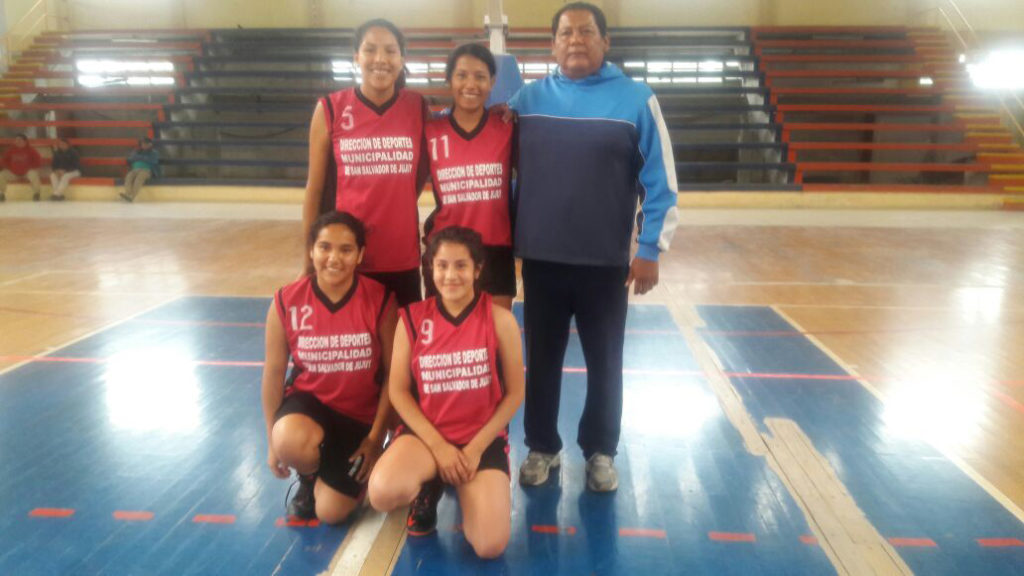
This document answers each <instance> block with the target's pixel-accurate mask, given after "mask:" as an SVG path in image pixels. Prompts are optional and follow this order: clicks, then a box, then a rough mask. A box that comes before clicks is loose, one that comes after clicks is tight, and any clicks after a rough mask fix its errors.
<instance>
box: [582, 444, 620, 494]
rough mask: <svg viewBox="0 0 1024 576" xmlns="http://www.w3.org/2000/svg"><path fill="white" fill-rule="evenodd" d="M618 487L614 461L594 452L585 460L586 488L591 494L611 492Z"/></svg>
mask: <svg viewBox="0 0 1024 576" xmlns="http://www.w3.org/2000/svg"><path fill="white" fill-rule="evenodd" d="M618 487H619V474H618V472H616V471H615V464H614V459H613V458H612V457H611V456H609V455H607V454H601V453H600V452H595V453H594V454H592V455H591V456H590V458H588V459H587V488H589V489H590V490H591V491H593V492H612V491H614V490H615V489H617V488H618Z"/></svg>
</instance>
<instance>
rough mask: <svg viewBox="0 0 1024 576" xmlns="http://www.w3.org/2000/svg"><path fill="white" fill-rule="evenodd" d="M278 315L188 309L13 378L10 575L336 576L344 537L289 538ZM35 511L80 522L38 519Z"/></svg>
mask: <svg viewBox="0 0 1024 576" xmlns="http://www.w3.org/2000/svg"><path fill="white" fill-rule="evenodd" d="M268 305H269V300H268V299H225V298H186V299H182V300H179V301H176V302H174V303H171V304H168V305H166V306H164V307H162V308H160V309H157V310H155V311H153V312H150V313H147V314H145V315H142V316H140V317H138V318H136V319H134V320H131V321H128V322H125V323H123V324H120V325H118V326H115V327H113V328H111V329H108V330H106V331H104V332H102V333H100V334H97V335H94V336H92V337H90V338H87V339H85V340H83V341H80V342H78V343H76V344H74V345H72V346H68V347H66V348H64V349H62V350H59V351H57V352H55V353H53V354H52V355H51V356H54V357H60V358H65V359H80V360H83V361H81V362H36V363H31V364H28V365H26V366H23V367H21V368H18V369H16V370H13V371H11V372H8V373H6V374H4V375H2V376H0V574H119V575H120V574H176V575H177V574H232V575H237V574H271V573H274V572H275V570H277V571H278V572H277V573H278V574H315V573H317V572H320V571H322V570H324V569H326V568H327V566H328V563H329V561H330V558H331V556H332V555H333V553H334V551H335V550H336V549H337V547H338V545H339V544H340V542H341V540H342V538H343V537H344V536H345V533H346V528H345V527H341V528H331V527H313V528H310V527H301V528H289V527H280V526H278V525H277V520H278V519H279V518H280V517H281V516H283V514H284V503H285V492H286V490H287V489H288V484H289V483H288V482H286V481H282V480H278V479H276V478H274V477H273V476H272V475H271V474H270V472H269V470H268V469H267V466H266V444H265V441H264V439H263V438H264V434H265V431H264V425H263V417H262V411H261V407H260V401H259V386H260V375H261V370H260V367H259V365H258V362H260V361H262V358H263V328H262V323H263V321H264V318H265V315H266V310H267V306H268ZM225 323H227V325H225ZM223 361H227V362H228V364H227V365H218V364H211V362H214V363H216V362H223ZM232 363H241V364H240V365H235V364H232ZM254 363H255V365H253V364H254ZM247 364H249V365H247ZM36 508H62V509H73V510H74V514H73V515H72V516H70V517H66V518H47V517H41V518H40V517H30V516H29V513H30V512H31V511H32V510H34V509H36ZM115 511H144V512H150V513H152V514H153V517H152V519H151V520H148V521H126V520H118V519H115V518H114V516H113V514H114V512H115ZM197 515H218V516H229V515H230V516H233V517H234V522H233V523H231V524H201V523H196V522H193V519H194V518H195V517H196V516H197Z"/></svg>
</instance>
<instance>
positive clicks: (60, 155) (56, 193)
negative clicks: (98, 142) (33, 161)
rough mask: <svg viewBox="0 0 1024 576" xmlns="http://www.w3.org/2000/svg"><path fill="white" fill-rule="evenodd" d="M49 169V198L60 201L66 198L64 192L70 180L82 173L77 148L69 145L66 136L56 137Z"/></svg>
mask: <svg viewBox="0 0 1024 576" xmlns="http://www.w3.org/2000/svg"><path fill="white" fill-rule="evenodd" d="M50 169H51V172H50V184H51V185H52V186H53V193H52V194H51V195H50V200H53V201H54V202H60V201H62V200H64V199H65V198H66V197H65V195H64V193H65V192H66V191H67V189H68V186H69V185H70V184H71V180H72V179H74V178H78V177H79V176H81V175H82V168H81V161H80V160H79V158H78V150H75V149H74V148H72V147H71V143H70V142H68V139H67V138H58V139H57V145H56V146H54V147H53V160H52V161H51V162H50Z"/></svg>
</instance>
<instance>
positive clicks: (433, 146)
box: [430, 134, 448, 162]
mask: <svg viewBox="0 0 1024 576" xmlns="http://www.w3.org/2000/svg"><path fill="white" fill-rule="evenodd" d="M437 140H438V139H437V138H431V139H430V156H431V157H432V158H433V159H434V161H435V162H437ZM441 144H443V145H444V157H445V158H447V157H448V135H447V134H445V135H444V136H441Z"/></svg>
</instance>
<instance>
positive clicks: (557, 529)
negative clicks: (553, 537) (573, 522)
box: [530, 524, 576, 536]
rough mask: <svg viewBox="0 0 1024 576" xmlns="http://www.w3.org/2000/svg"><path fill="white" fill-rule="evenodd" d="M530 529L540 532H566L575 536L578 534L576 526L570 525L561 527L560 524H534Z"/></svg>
mask: <svg viewBox="0 0 1024 576" xmlns="http://www.w3.org/2000/svg"><path fill="white" fill-rule="evenodd" d="M530 530H532V531H534V532H536V533H538V534H566V535H569V536H573V535H575V534H576V527H575V526H569V527H567V528H561V527H559V526H551V525H547V524H534V525H533V526H531V527H530Z"/></svg>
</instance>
